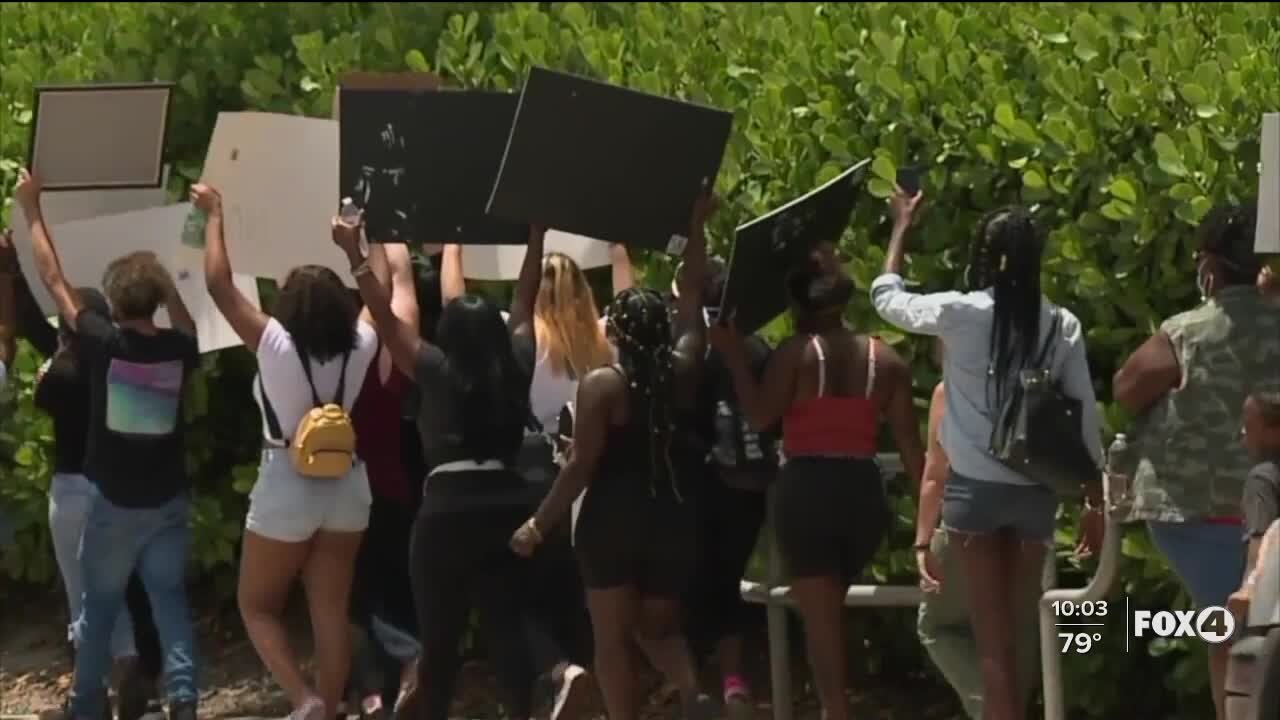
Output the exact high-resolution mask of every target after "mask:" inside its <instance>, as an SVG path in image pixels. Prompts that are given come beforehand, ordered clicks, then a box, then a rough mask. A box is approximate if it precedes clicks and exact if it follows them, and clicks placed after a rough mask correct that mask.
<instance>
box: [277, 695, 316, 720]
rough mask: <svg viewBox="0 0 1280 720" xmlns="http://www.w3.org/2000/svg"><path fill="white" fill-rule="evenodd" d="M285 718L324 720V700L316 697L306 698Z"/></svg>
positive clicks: (287, 719) (291, 719)
mask: <svg viewBox="0 0 1280 720" xmlns="http://www.w3.org/2000/svg"><path fill="white" fill-rule="evenodd" d="M285 720H325V712H324V701H323V700H321V699H320V698H318V697H314V696H312V697H309V698H307V699H306V700H305V701H304V702H303V703H302V705H300V706H298V707H296V708H294V710H293V712H291V713H289V716H288V717H287V718H286V719H285Z"/></svg>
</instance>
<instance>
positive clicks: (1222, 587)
mask: <svg viewBox="0 0 1280 720" xmlns="http://www.w3.org/2000/svg"><path fill="white" fill-rule="evenodd" d="M1147 527H1148V528H1149V529H1150V530H1151V540H1152V542H1154V543H1155V546H1156V548H1157V549H1158V550H1159V551H1160V553H1161V554H1163V555H1164V557H1165V559H1166V560H1168V561H1169V566H1170V567H1171V568H1172V569H1173V572H1174V574H1175V575H1177V576H1178V579H1179V580H1180V581H1182V585H1183V587H1185V588H1186V589H1187V594H1188V595H1190V596H1191V600H1192V602H1194V603H1195V604H1196V607H1197V608H1205V607H1210V606H1212V605H1220V606H1225V605H1226V604H1227V598H1228V597H1230V595H1231V593H1233V592H1235V591H1236V589H1237V588H1239V587H1240V583H1241V582H1242V581H1243V579H1244V561H1245V546H1244V544H1243V543H1241V542H1240V526H1239V525H1229V524H1221V523H1207V522H1183V523H1174V522H1148V523H1147Z"/></svg>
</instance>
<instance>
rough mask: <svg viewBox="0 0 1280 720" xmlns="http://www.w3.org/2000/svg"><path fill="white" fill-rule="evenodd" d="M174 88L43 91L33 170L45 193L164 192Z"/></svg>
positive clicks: (35, 120)
mask: <svg viewBox="0 0 1280 720" xmlns="http://www.w3.org/2000/svg"><path fill="white" fill-rule="evenodd" d="M172 93H173V84H172V83H148V84H137V85H76V86H63V87H37V88H36V97H35V106H34V109H33V111H32V121H31V147H30V153H29V156H28V158H27V167H29V168H30V169H31V171H32V172H33V173H34V174H35V175H36V176H37V177H39V178H40V182H41V183H42V185H43V186H44V189H45V190H48V191H56V190H86V189H105V188H156V187H160V186H161V182H162V181H163V179H164V142H165V135H166V134H167V132H168V128H169V102H170V98H171V96H172Z"/></svg>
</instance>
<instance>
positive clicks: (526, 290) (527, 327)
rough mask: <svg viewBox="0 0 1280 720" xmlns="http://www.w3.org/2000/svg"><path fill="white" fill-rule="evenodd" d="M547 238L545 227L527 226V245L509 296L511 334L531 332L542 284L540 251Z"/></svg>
mask: <svg viewBox="0 0 1280 720" xmlns="http://www.w3.org/2000/svg"><path fill="white" fill-rule="evenodd" d="M546 239H547V229H546V228H544V227H539V226H536V225H534V226H530V227H529V245H528V247H526V248H525V251H524V264H523V265H521V266H520V277H519V278H518V279H517V280H516V291H515V294H514V295H512V297H511V311H510V317H508V318H507V327H509V328H511V334H512V335H532V334H533V306H534V304H535V303H536V302H538V287H539V286H541V285H542V253H543V250H544V248H545V243H546Z"/></svg>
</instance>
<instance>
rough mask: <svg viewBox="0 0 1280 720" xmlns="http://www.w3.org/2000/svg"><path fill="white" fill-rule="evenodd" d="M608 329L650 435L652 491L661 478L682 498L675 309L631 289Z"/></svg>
mask: <svg viewBox="0 0 1280 720" xmlns="http://www.w3.org/2000/svg"><path fill="white" fill-rule="evenodd" d="M605 327H606V332H607V334H608V336H609V339H610V340H611V341H612V342H613V344H614V346H615V347H617V349H618V363H619V364H620V365H621V366H622V369H623V372H624V373H625V375H626V379H627V381H628V389H627V393H628V397H629V400H630V402H631V417H632V418H633V419H643V420H644V421H645V423H644V426H645V427H646V428H647V430H648V433H649V463H650V467H651V474H650V481H649V482H650V486H649V491H650V493H651V494H654V495H656V494H657V485H656V481H657V480H658V478H659V476H662V477H665V479H666V480H667V481H668V482H669V483H670V485H671V490H672V492H673V493H674V494H675V496H676V498H677V499H678V500H679V499H681V498H680V491H679V489H678V488H677V487H676V482H675V471H674V470H673V468H672V465H671V436H672V426H673V424H674V412H673V410H672V406H673V404H674V402H673V401H674V398H675V370H674V364H673V358H674V353H675V341H674V339H673V337H672V330H671V310H670V308H669V307H668V305H667V303H666V302H664V301H663V299H662V296H661V295H659V294H658V293H656V292H654V291H653V290H648V289H644V288H630V289H627V290H624V291H622V292H621V293H618V295H617V297H615V298H614V299H613V302H611V303H610V304H609V307H608V309H607V311H606V321H605Z"/></svg>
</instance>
